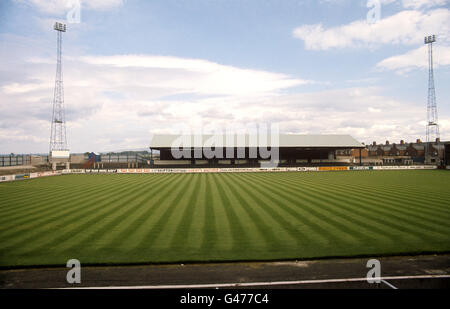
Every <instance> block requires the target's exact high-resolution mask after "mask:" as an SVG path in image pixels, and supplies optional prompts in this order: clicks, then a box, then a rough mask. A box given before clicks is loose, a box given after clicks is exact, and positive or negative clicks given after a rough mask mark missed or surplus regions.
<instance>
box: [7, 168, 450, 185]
mask: <svg viewBox="0 0 450 309" xmlns="http://www.w3.org/2000/svg"><path fill="white" fill-rule="evenodd" d="M434 169H437V166H433V165H407V166H321V167H272V168H156V169H150V168H125V169H86V170H85V169H67V170H62V171H56V172H51V171H50V172H36V173H27V174H19V175H5V176H0V182H5V181H13V180H22V179H29V178H39V177H46V176H57V175H63V174H112V173H117V174H185V173H258V172H262V173H267V172H271V173H276V172H326V171H361V170H370V171H372V170H374V171H383V170H384V171H389V170H434ZM447 169H450V166H447Z"/></svg>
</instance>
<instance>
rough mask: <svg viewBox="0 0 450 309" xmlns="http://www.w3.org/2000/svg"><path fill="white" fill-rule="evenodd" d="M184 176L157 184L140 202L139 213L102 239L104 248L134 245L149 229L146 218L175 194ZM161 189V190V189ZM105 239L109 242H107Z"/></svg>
mask: <svg viewBox="0 0 450 309" xmlns="http://www.w3.org/2000/svg"><path fill="white" fill-rule="evenodd" d="M185 176H186V175H181V176H171V177H169V178H168V181H167V182H166V181H164V182H160V183H158V184H157V185H156V186H155V190H151V191H149V196H148V198H147V199H145V200H144V201H142V202H141V205H140V208H139V212H138V213H136V214H135V215H134V216H132V217H129V218H124V219H123V221H122V222H121V223H120V225H118V226H117V228H116V229H115V230H114V232H113V233H110V234H108V235H107V237H104V238H103V242H104V243H105V246H110V247H111V246H115V247H116V248H129V247H130V244H133V243H135V242H136V238H137V237H138V236H139V235H140V234H142V233H145V232H146V231H147V230H148V229H149V228H150V226H149V225H148V222H147V220H148V218H151V217H152V216H153V214H154V213H155V212H156V210H157V209H158V207H160V206H161V202H162V201H163V200H165V199H166V198H167V196H171V195H172V194H175V193H176V192H177V191H176V188H177V187H178V186H179V185H180V184H181V183H183V181H184V179H185ZM161 187H163V188H162V189H161ZM153 193H155V194H153ZM105 235H106V234H105ZM107 239H109V240H108V241H107Z"/></svg>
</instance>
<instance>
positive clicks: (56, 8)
mask: <svg viewBox="0 0 450 309" xmlns="http://www.w3.org/2000/svg"><path fill="white" fill-rule="evenodd" d="M14 1H15V2H17V3H21V4H25V5H28V6H31V7H34V8H37V9H38V10H39V11H41V12H43V13H47V14H52V15H61V14H65V13H67V12H68V11H69V10H70V9H72V8H75V7H76V6H78V5H81V8H82V9H88V10H109V9H113V8H117V7H120V6H122V5H123V4H124V1H123V0H14Z"/></svg>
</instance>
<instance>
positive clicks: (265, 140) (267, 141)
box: [150, 134, 365, 149]
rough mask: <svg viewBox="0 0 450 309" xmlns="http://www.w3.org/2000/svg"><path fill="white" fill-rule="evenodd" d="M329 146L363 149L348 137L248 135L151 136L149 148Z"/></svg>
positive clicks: (358, 143)
mask: <svg viewBox="0 0 450 309" xmlns="http://www.w3.org/2000/svg"><path fill="white" fill-rule="evenodd" d="M214 146H215V147H260V146H269V147H294V148H295V147H302V148H304V147H311V148H319V147H330V148H331V147H332V148H364V147H365V146H364V145H362V144H361V143H360V142H358V141H357V140H356V139H354V138H353V137H352V136H350V135H300V134H279V135H278V136H275V135H274V136H270V135H269V136H263V135H262V136H258V135H249V134H234V135H229V136H228V135H209V134H204V135H170V134H158V135H154V136H153V137H152V139H151V141H150V148H153V149H158V148H172V147H186V148H189V147H194V148H201V147H214Z"/></svg>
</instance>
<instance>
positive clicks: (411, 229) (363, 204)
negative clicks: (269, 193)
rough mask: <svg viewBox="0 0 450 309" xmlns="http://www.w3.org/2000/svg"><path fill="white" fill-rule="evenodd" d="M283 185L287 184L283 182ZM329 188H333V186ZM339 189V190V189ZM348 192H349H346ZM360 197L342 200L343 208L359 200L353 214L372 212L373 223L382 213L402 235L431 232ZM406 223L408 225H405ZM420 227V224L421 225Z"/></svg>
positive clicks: (335, 196)
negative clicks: (418, 229)
mask: <svg viewBox="0 0 450 309" xmlns="http://www.w3.org/2000/svg"><path fill="white" fill-rule="evenodd" d="M283 183H284V184H286V183H285V182H284V180H283ZM287 186H289V187H290V186H294V187H293V188H296V187H295V185H292V184H291V185H287ZM329 186H332V185H331V184H330V185H329ZM337 189H338V188H337ZM309 190H311V191H315V190H316V189H314V188H312V187H311V188H309ZM317 192H318V193H319V194H321V195H322V196H323V197H328V200H330V201H336V200H339V198H338V194H339V191H336V190H335V191H333V193H328V192H327V191H326V190H319V189H317ZM346 192H347V191H346ZM357 195H359V193H355V194H354V195H353V196H352V199H348V198H347V199H346V198H345V197H344V198H342V199H341V207H346V204H352V203H355V202H357V200H358V201H359V202H360V203H359V207H354V208H352V209H351V211H352V212H354V213H355V214H357V213H360V210H361V209H363V208H364V209H365V210H368V211H369V212H372V213H371V214H369V215H368V216H367V218H370V220H372V221H376V220H377V219H376V218H377V216H378V215H379V214H380V213H381V214H382V215H387V217H386V216H384V217H383V218H384V219H383V220H384V221H388V222H389V224H390V226H391V227H396V229H397V232H400V233H404V234H406V235H408V236H412V237H416V238H420V239H423V233H425V234H427V233H429V232H430V231H429V230H426V229H425V230H423V231H417V229H416V227H417V224H416V223H415V222H414V221H411V220H408V219H407V217H404V216H399V215H396V214H395V212H390V211H385V210H384V209H385V208H390V207H389V206H387V205H383V207H380V203H379V202H378V201H371V200H366V199H364V198H361V199H358V198H357V197H356V196H357ZM370 205H373V206H374V207H370V208H368V207H367V206H370ZM394 219H397V220H402V224H399V222H398V221H396V220H394ZM405 223H406V225H405ZM419 225H420V224H419Z"/></svg>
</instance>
